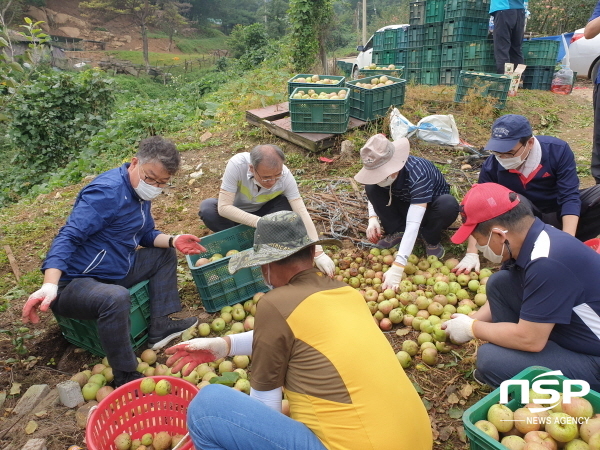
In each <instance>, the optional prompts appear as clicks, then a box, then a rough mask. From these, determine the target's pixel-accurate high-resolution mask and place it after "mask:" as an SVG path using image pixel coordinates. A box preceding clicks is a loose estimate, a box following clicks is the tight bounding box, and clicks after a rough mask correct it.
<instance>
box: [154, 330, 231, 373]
mask: <svg viewBox="0 0 600 450" xmlns="http://www.w3.org/2000/svg"><path fill="white" fill-rule="evenodd" d="M165 353H166V354H167V355H171V356H170V357H169V359H167V366H169V367H171V371H172V372H179V371H180V370H181V369H182V368H183V367H184V366H185V365H186V364H188V363H189V365H188V367H187V369H186V372H187V373H184V374H183V376H187V375H189V374H190V373H191V372H192V370H194V368H195V367H196V366H198V365H199V364H202V363H208V362H212V361H216V360H217V359H221V358H225V357H226V356H227V354H228V353H229V345H227V342H225V339H223V338H220V337H217V338H196V339H190V340H189V341H184V342H181V343H180V344H177V345H174V346H173V347H169V348H168V349H166V350H165Z"/></svg>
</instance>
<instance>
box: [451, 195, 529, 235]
mask: <svg viewBox="0 0 600 450" xmlns="http://www.w3.org/2000/svg"><path fill="white" fill-rule="evenodd" d="M512 193H514V192H513V191H511V190H510V189H508V188H505V187H504V186H502V185H500V184H496V183H481V184H475V185H473V187H472V188H471V190H469V192H467V194H466V195H465V198H464V199H463V201H462V202H461V204H460V216H461V218H462V223H463V224H462V225H461V226H460V227H459V228H458V230H457V231H456V233H454V235H453V236H452V237H451V238H450V240H451V241H452V242H454V243H455V244H462V243H463V242H464V241H465V240H466V239H467V238H468V237H469V236H470V235H471V234H472V233H473V230H474V229H475V227H476V226H477V225H479V224H480V223H482V222H485V221H486V220H490V219H493V218H494V217H498V216H501V215H502V214H504V213H505V212H507V211H510V210H511V209H513V208H514V207H515V206H517V205H518V204H519V203H520V202H521V200H520V199H519V196H518V195H514V196H511V195H510V194H512ZM511 197H513V199H512V200H511Z"/></svg>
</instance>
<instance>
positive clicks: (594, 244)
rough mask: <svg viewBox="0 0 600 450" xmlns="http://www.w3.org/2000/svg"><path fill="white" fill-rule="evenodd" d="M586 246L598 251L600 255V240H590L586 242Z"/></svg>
mask: <svg viewBox="0 0 600 450" xmlns="http://www.w3.org/2000/svg"><path fill="white" fill-rule="evenodd" d="M584 244H585V245H587V246H588V247H590V248H591V249H593V250H596V253H600V239H590V240H589V241H585V242H584Z"/></svg>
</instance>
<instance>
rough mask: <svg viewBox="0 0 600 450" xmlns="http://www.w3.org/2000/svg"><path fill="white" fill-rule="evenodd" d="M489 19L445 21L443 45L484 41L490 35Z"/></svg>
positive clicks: (464, 18) (466, 18)
mask: <svg viewBox="0 0 600 450" xmlns="http://www.w3.org/2000/svg"><path fill="white" fill-rule="evenodd" d="M488 28H489V19H472V18H470V17H463V18H459V19H448V16H447V15H446V19H444V27H443V28H442V44H446V43H448V42H467V41H477V40H480V39H484V38H486V37H487V35H488Z"/></svg>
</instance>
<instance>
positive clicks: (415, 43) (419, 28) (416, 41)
mask: <svg viewBox="0 0 600 450" xmlns="http://www.w3.org/2000/svg"><path fill="white" fill-rule="evenodd" d="M423 30H424V28H423V25H411V27H410V28H409V29H408V47H407V48H409V49H410V48H415V47H421V46H422V45H423Z"/></svg>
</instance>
